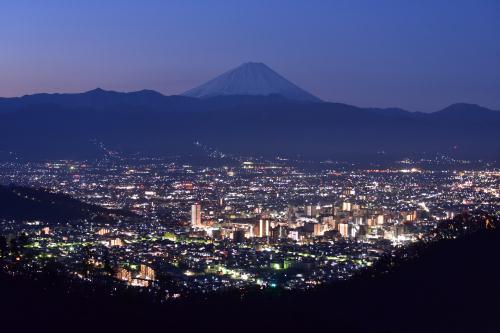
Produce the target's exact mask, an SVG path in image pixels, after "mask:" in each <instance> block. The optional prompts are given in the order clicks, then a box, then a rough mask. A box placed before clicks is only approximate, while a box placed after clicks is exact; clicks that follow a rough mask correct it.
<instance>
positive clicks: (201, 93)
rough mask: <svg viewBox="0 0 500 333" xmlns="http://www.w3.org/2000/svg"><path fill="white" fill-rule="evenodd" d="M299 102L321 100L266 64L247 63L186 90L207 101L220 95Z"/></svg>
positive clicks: (193, 95) (187, 92)
mask: <svg viewBox="0 0 500 333" xmlns="http://www.w3.org/2000/svg"><path fill="white" fill-rule="evenodd" d="M272 94H279V95H282V96H283V97H286V98H288V99H292V100H298V101H308V102H320V101H321V100H320V99H319V98H317V97H316V96H314V95H312V94H310V93H308V92H307V91H305V90H303V89H301V88H299V87H298V86H296V85H295V84H293V83H291V82H290V81H288V80H287V79H285V78H284V77H282V76H281V75H279V74H278V73H276V72H275V71H273V70H272V69H271V68H269V67H268V66H266V65H265V64H263V63H258V62H247V63H244V64H242V65H240V66H238V67H236V68H234V69H232V70H230V71H228V72H226V73H224V74H221V75H219V76H217V77H216V78H214V79H212V80H210V81H208V82H206V83H204V84H202V85H201V86H198V87H196V88H193V89H191V90H188V91H186V92H185V93H184V94H183V95H184V96H189V97H198V98H207V97H213V96H220V95H264V96H267V95H272Z"/></svg>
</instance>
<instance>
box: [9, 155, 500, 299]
mask: <svg viewBox="0 0 500 333" xmlns="http://www.w3.org/2000/svg"><path fill="white" fill-rule="evenodd" d="M452 163H456V165H457V166H458V167H460V165H463V164H461V163H460V162H452ZM418 165H419V163H418V162H416V161H410V160H403V161H400V162H397V163H395V164H394V166H393V167H388V168H385V169H366V168H361V169H359V168H355V167H352V166H348V165H342V164H340V165H334V164H331V163H327V164H324V163H323V164H321V163H320V165H319V167H311V166H308V165H305V164H304V163H302V164H300V163H297V162H294V161H290V160H286V159H276V160H274V161H266V160H258V159H253V160H244V161H242V162H238V163H237V162H233V163H231V164H230V165H228V166H217V167H214V166H200V165H190V164H186V163H180V162H178V161H175V159H173V160H172V159H171V160H167V159H165V160H162V159H150V158H129V159H125V158H119V157H115V158H113V157H110V158H105V159H102V160H96V161H86V162H77V161H70V160H66V161H54V162H41V163H20V162H7V163H2V164H1V165H0V174H1V178H0V181H1V183H3V184H11V183H14V184H17V185H23V186H28V187H34V188H44V189H48V190H50V191H53V192H57V193H64V194H67V195H70V196H71V197H74V198H77V199H79V200H81V201H83V202H85V203H89V204H94V205H98V206H101V207H106V208H108V209H113V210H124V211H131V212H133V213H134V214H131V215H128V216H120V215H117V216H116V217H115V219H113V220H112V221H103V222H91V223H89V222H88V221H86V220H75V221H69V222H67V221H66V222H63V221H55V222H53V223H47V222H46V221H38V220H25V221H22V223H19V222H20V221H15V220H5V219H4V220H2V221H1V232H2V234H3V235H4V236H5V237H6V240H7V244H9V243H10V242H11V241H12V240H14V239H16V237H19V235H21V234H22V235H25V236H27V238H28V239H29V241H28V243H27V244H25V248H26V251H25V252H22V253H21V254H19V252H16V254H14V252H12V251H11V255H14V257H9V258H11V260H13V261H12V262H10V261H9V260H7V261H6V266H4V267H5V268H6V269H8V270H12V272H13V273H14V272H16V271H18V272H23V271H24V272H25V273H26V271H28V273H29V274H34V273H36V272H37V271H41V270H42V269H43V267H44V265H46V264H47V262H50V261H54V260H55V261H56V262H58V263H60V264H62V265H63V266H62V267H64V272H65V274H67V275H68V277H71V278H76V279H82V280H85V281H97V282H98V281H99V280H100V279H102V277H103V276H104V277H107V278H111V279H113V280H114V281H115V283H116V284H122V285H125V286H131V287H134V288H146V289H148V290H149V291H150V292H151V293H152V294H154V295H156V297H158V295H160V297H161V298H162V299H163V300H164V301H167V300H169V299H175V298H180V297H186V296H188V295H192V294H199V293H210V292H213V291H220V290H232V289H234V290H244V289H245V288H252V287H257V288H283V289H285V290H286V289H288V290H295V289H299V290H306V289H310V288H313V287H315V286H317V285H321V284H324V283H334V282H335V281H339V280H345V279H348V278H349V277H350V276H352V275H353V274H355V273H356V272H358V271H360V270H363V269H367V268H369V267H370V266H371V265H373V264H374V263H375V262H377V260H378V259H379V258H380V257H381V256H382V255H384V254H385V255H387V254H390V253H392V252H394V251H397V250H399V249H401V248H402V247H403V248H404V247H405V246H407V245H409V244H412V243H414V242H421V241H425V240H426V239H430V238H432V234H433V232H434V230H435V228H436V227H437V226H438V225H439V224H440V221H444V220H449V219H451V218H453V217H454V216H455V215H458V214H461V213H463V212H466V211H483V212H487V213H491V214H493V213H495V210H496V209H498V203H499V200H500V198H499V196H500V193H499V186H498V185H499V177H500V173H499V171H498V170H496V169H493V168H485V169H482V170H467V169H462V170H461V169H453V170H448V169H446V170H445V169H442V168H441V169H439V168H434V169H433V168H428V169H424V168H422V167H420V166H418ZM19 195H22V194H21V193H20V194H19ZM28 199H29V198H28Z"/></svg>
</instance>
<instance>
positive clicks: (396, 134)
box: [0, 89, 500, 159]
mask: <svg viewBox="0 0 500 333" xmlns="http://www.w3.org/2000/svg"><path fill="white" fill-rule="evenodd" d="M498 128H500V112H498V111H492V110H488V109H486V108H483V107H480V106H477V105H472V104H454V105H451V106H450V107H448V108H446V109H444V110H441V111H438V112H434V113H420V112H407V111H404V110H401V109H377V108H358V107H355V106H351V105H346V104H339V103H327V102H301V101H293V100H290V99H286V98H284V97H282V96H280V95H270V96H215V97H211V98H203V99H198V98H190V97H185V96H164V95H161V94H159V93H157V92H153V91H139V92H132V93H118V92H112V91H104V90H102V89H96V90H93V91H89V92H86V93H82V94H39V95H31V96H24V97H20V98H7V99H0V158H1V156H2V152H3V154H4V155H5V154H6V153H7V152H15V153H16V154H17V155H16V156H19V157H21V158H25V159H49V158H89V157H97V156H100V154H101V153H102V151H100V150H99V149H98V145H97V144H96V142H102V143H104V144H105V145H106V146H107V147H109V148H112V149H114V150H118V151H121V152H124V153H136V152H141V153H143V154H147V155H156V156H158V155H162V156H165V155H169V154H176V155H177V154H183V155H186V154H196V153H199V149H198V148H197V147H196V146H195V145H194V144H193V142H195V141H199V142H201V143H202V144H204V145H208V146H211V147H215V148H217V149H218V150H220V151H223V152H225V153H234V154H238V155H253V156H259V155H264V156H297V155H301V156H304V157H310V158H321V159H326V158H333V159H350V158H373V156H387V157H388V158H394V157H397V158H399V157H414V156H415V157H420V156H422V155H425V154H427V155H429V154H435V153H446V154H450V155H452V156H453V157H458V158H478V159H479V158H482V159H498V158H499V157H500V131H498Z"/></svg>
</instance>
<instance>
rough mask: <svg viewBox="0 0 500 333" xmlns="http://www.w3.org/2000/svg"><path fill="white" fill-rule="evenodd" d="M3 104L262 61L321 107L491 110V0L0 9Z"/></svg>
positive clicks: (271, 0) (50, 1)
mask: <svg viewBox="0 0 500 333" xmlns="http://www.w3.org/2000/svg"><path fill="white" fill-rule="evenodd" d="M0 41H1V45H2V47H1V50H0V96H19V95H23V94H30V93H36V92H79V91H84V90H90V89H93V88H95V87H102V88H105V89H113V90H120V91H131V90H140V89H155V90H158V91H160V92H162V93H165V94H177V93H181V92H183V91H185V90H187V89H189V88H191V87H193V86H196V85H198V84H200V83H202V82H204V81H206V80H208V79H210V78H212V77H213V76H215V75H217V74H220V73H221V72H224V71H226V70H228V69H230V68H232V67H235V66H237V65H239V64H240V63H242V62H246V61H260V62H264V63H266V64H267V65H268V66H270V67H271V68H273V69H274V70H276V71H277V72H279V73H280V74H282V75H283V76H285V77H286V78H288V79H290V80H291V81H293V82H294V83H296V84H297V85H299V86H301V87H303V88H304V89H306V90H308V91H310V92H311V93H313V94H315V95H317V96H319V97H320V98H322V99H325V100H328V101H335V102H344V103H349V104H354V105H360V106H377V107H390V106H398V107H403V108H406V109H409V110H420V111H434V110H437V109H440V108H443V107H445V106H447V105H449V104H451V103H454V102H470V103H477V104H481V105H484V106H487V107H490V108H494V109H499V110H500V1H487V0H484V1H477V0H476V1H460V0H455V1H451V0H450V1H441V0H433V1H426V0H421V1H405V0H399V1H356V0H350V1H314V0H308V1H292V0H288V1H283V0H282V1H276V0H266V1H258V0H253V1H237V0H232V1H223V0H220V1H209V0H205V1H189V0H183V1H153V0H148V1H144V0H143V1H139V0H137V1H132V0H130V1H126V0H121V1H118V0H117V1H113V0H107V1H95V0H86V1H72V0H59V1H56V0H45V1H37V0H33V1H28V0H12V1H2V3H1V4H0Z"/></svg>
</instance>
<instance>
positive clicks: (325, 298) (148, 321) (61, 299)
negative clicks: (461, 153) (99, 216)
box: [0, 230, 500, 332]
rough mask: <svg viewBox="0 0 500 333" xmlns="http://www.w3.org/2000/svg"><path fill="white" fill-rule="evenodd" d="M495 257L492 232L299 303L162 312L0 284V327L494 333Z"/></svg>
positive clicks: (292, 299)
mask: <svg viewBox="0 0 500 333" xmlns="http://www.w3.org/2000/svg"><path fill="white" fill-rule="evenodd" d="M499 250H500V232H499V230H494V231H480V232H477V233H475V234H473V235H469V236H465V237H464V238H461V239H458V240H452V241H449V240H448V241H441V242H439V243H436V244H435V245H432V246H430V247H427V248H425V249H424V250H421V251H420V256H419V257H418V258H417V259H411V260H409V261H406V262H403V263H401V264H400V265H397V266H396V267H392V268H391V272H390V273H386V274H379V275H377V276H376V277H371V276H369V275H370V274H367V275H362V276H360V277H357V278H355V279H353V280H351V281H349V282H345V283H338V284H336V285H332V286H328V287H325V288H321V289H319V290H317V291H314V292H309V293H304V294H281V295H280V294H272V293H265V294H262V293H258V292H256V293H251V294H250V295H248V296H246V297H244V298H241V297H240V296H238V295H230V294H224V295H220V296H218V297H213V298H211V299H210V300H208V301H194V300H193V301H189V302H181V303H177V304H174V305H170V306H159V305H151V304H149V303H147V302H145V301H141V297H140V296H136V297H131V298H127V297H125V296H121V297H119V296H117V297H105V296H102V294H99V291H96V290H95V289H94V288H90V287H87V288H82V290H80V292H73V293H70V294H68V293H67V289H66V288H65V287H64V284H61V283H60V282H57V279H55V278H48V279H45V281H27V280H23V279H21V278H16V279H14V278H12V277H9V276H4V275H2V276H1V279H0V295H2V297H1V298H0V307H1V308H0V311H1V312H0V313H2V318H6V320H5V321H3V327H5V328H7V327H10V326H12V327H13V328H16V329H18V330H19V331H24V330H26V329H38V330H41V331H47V330H50V331H53V330H56V331H69V330H70V331H73V330H81V331H91V332H94V331H96V332H97V331H109V330H114V331H137V330H141V331H149V330H151V329H153V328H154V331H158V332H191V331H193V332H212V331H219V332H220V331H235V332H240V331H245V332H247V331H252V332H287V331H293V332H296V331H299V332H498V328H499V327H500V326H499V325H500V316H499V315H498V313H499V311H500V285H499V284H498V281H499V279H500V267H499V265H498V264H497V263H498V253H499ZM42 286H43V288H42Z"/></svg>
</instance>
